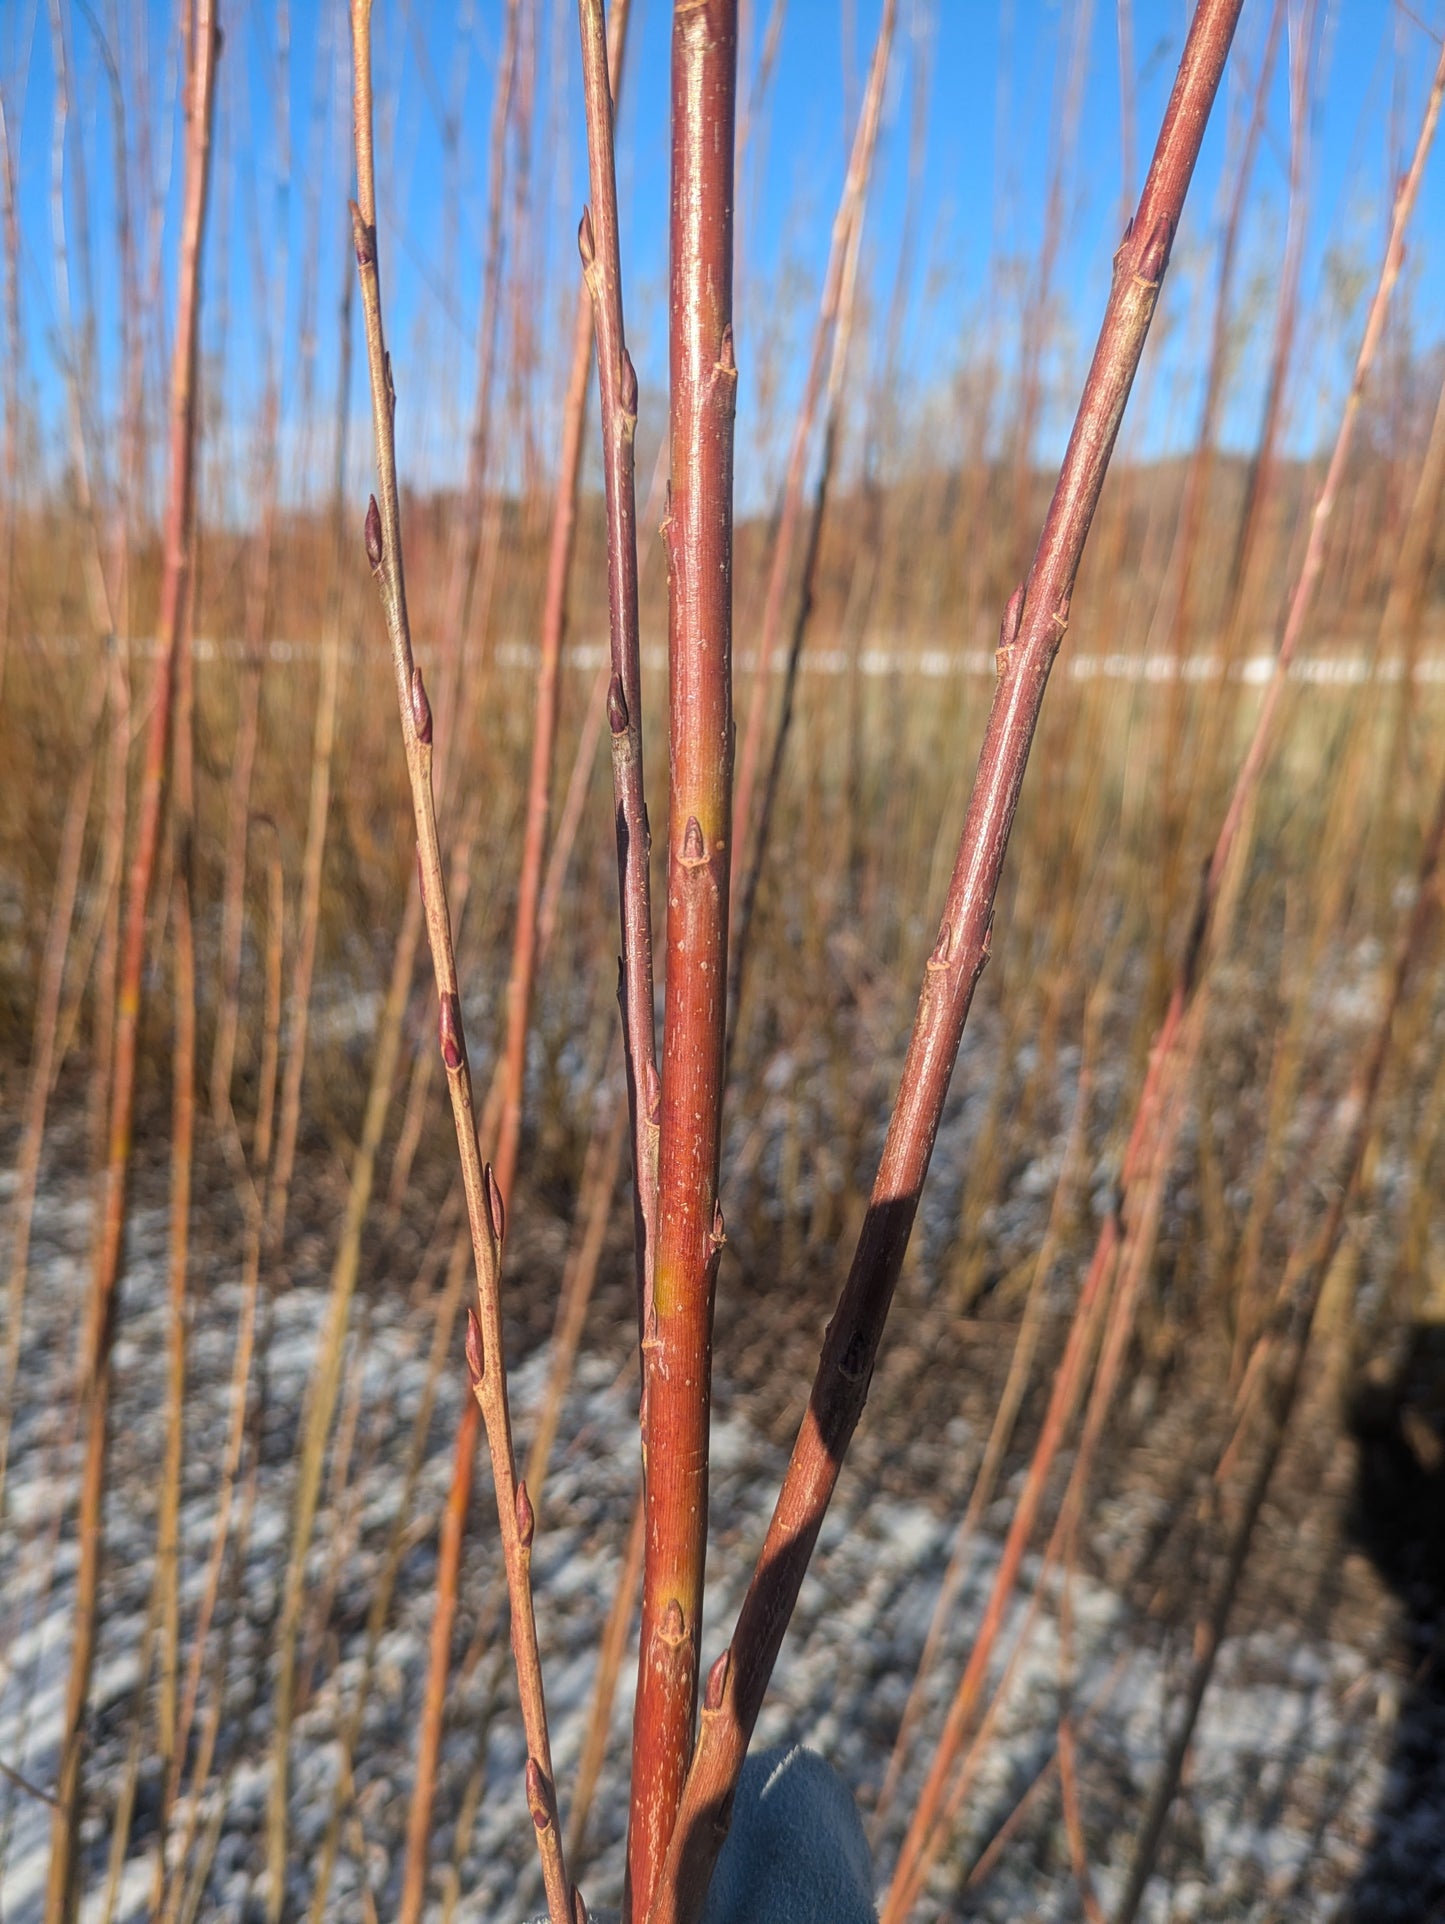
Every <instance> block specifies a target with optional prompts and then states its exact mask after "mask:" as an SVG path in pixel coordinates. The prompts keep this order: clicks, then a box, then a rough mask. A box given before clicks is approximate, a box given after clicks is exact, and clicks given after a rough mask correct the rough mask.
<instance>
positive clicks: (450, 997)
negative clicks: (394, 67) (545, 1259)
mask: <svg viewBox="0 0 1445 1924" xmlns="http://www.w3.org/2000/svg"><path fill="white" fill-rule="evenodd" d="M351 38H352V56H353V62H354V76H355V129H356V178H357V204H356V207H355V208H354V210H353V214H352V227H353V233H354V237H355V242H356V258H357V266H358V268H359V270H360V285H361V299H362V312H363V316H364V319H365V326H366V347H367V365H368V370H369V373H370V377H371V404H372V425H373V429H374V431H375V435H376V456H377V463H376V471H377V486H378V489H379V491H380V504H379V505H378V501H377V498H376V497H375V496H373V498H372V501H371V503H370V505H369V507H368V509H367V516H366V548H367V556H368V559H369V560H370V562H371V566H372V572H373V573H374V575H375V576H376V580H377V586H378V588H379V590H380V593H381V600H382V607H383V610H384V612H385V615H386V622H387V630H388V633H389V635H390V638H391V646H392V663H393V667H394V669H395V673H396V686H397V703H398V709H399V712H400V716H401V730H402V739H403V742H404V744H405V748H406V761H407V773H408V776H409V779H410V784H411V797H412V812H413V815H414V817H415V821H416V832H417V849H418V860H419V865H420V871H421V892H422V899H423V902H424V905H425V912H426V923H427V937H428V941H429V944H430V947H431V954H432V968H433V971H434V973H435V976H436V986H437V998H438V1009H439V1040H440V1047H441V1055H442V1063H443V1066H444V1067H445V1069H446V1072H447V1085H448V1089H449V1092H450V1095H451V1101H452V1116H453V1120H454V1122H455V1125H456V1136H457V1149H458V1152H459V1155H460V1159H461V1168H462V1182H463V1186H464V1189H465V1192H466V1202H467V1216H468V1220H469V1222H470V1224H471V1230H472V1249H473V1254H474V1256H475V1259H476V1266H477V1309H476V1310H475V1311H473V1312H471V1313H470V1314H469V1317H468V1340H467V1363H468V1368H469V1371H470V1373H471V1379H472V1393H473V1395H474V1396H475V1398H476V1401H477V1404H478V1407H479V1408H480V1410H481V1413H482V1420H483V1422H484V1424H485V1426H486V1431H487V1443H488V1448H489V1451H490V1454H491V1459H492V1476H493V1480H494V1482H495V1485H496V1493H497V1517H498V1524H499V1528H500V1532H501V1538H502V1551H503V1557H504V1560H505V1563H506V1569H507V1590H508V1596H509V1599H510V1602H511V1608H512V1647H513V1651H514V1654H515V1657H516V1662H517V1681H518V1687H519V1691H520V1695H521V1703H522V1722H523V1726H524V1728H525V1731H526V1738H527V1753H528V1755H527V1771H526V1779H527V1804H528V1808H529V1810H530V1812H531V1816H532V1823H533V1826H534V1828H535V1829H536V1833H537V1847H538V1853H539V1855H540V1857H541V1860H542V1874H543V1880H544V1882H545V1885H546V1891H547V1909H548V1914H549V1916H550V1917H551V1920H552V1924H570V1919H571V1908H572V1907H571V1893H570V1891H569V1889H568V1886H567V1876H566V1868H565V1865H564V1862H563V1857H562V1838H561V1830H560V1827H559V1824H558V1821H557V1803H556V1793H555V1790H554V1788H553V1779H552V1751H551V1743H550V1740H549V1737H548V1733H547V1711H546V1701H545V1697H544V1694H543V1688H542V1668H541V1659H540V1654H539V1651H538V1647H537V1627H536V1621H535V1618H534V1615H533V1608H532V1583H531V1562H532V1539H533V1532H534V1527H535V1523H534V1518H533V1515H532V1506H531V1503H530V1501H529V1499H528V1496H527V1490H526V1485H525V1484H523V1483H521V1482H519V1481H518V1478H517V1473H516V1465H515V1462H514V1460H513V1455H512V1435H511V1416H510V1412H509V1410H508V1406H507V1385H506V1359H505V1352H504V1349H503V1342H502V1302H501V1256H502V1237H503V1233H504V1217H503V1210H502V1200H501V1195H500V1193H499V1191H498V1189H497V1185H496V1181H495V1178H494V1177H493V1176H492V1174H491V1171H490V1170H486V1171H484V1170H483V1168H482V1162H481V1156H480V1153H479V1151H478V1148H477V1119H476V1112H475V1108H474V1105H473V1100H472V1083H471V1071H470V1068H469V1066H468V1062H467V1047H466V1035H465V1031H464V1029H463V1026H462V1013H461V998H460V995H459V993H458V987H457V975H456V960H455V957H454V955H453V951H452V934H451V922H450V918H449V916H448V912H447V902H446V883H445V877H444V875H443V871H442V857H441V847H440V843H439V840H438V836H437V821H436V803H435V800H434V798H433V795H432V780H431V774H432V732H433V717H432V711H431V706H430V703H429V702H428V700H427V694H426V688H425V686H424V684H423V681H422V676H421V670H420V669H419V668H418V667H417V665H416V662H415V660H414V658H413V655H412V646H411V627H410V622H409V620H408V617H407V607H406V583H405V577H404V573H403V567H402V545H401V504H400V499H399V495H398V490H397V478H396V441H395V426H394V423H395V406H396V391H395V388H394V386H393V383H392V378H391V361H390V357H389V356H388V355H387V352H386V344H385V337H384V334H383V328H382V315H381V282H380V274H379V268H378V261H377V235H376V182H375V172H374V162H373V155H372V90H371V6H370V0H352V5H351Z"/></svg>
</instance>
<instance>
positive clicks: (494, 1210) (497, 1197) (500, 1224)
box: [485, 1163, 507, 1243]
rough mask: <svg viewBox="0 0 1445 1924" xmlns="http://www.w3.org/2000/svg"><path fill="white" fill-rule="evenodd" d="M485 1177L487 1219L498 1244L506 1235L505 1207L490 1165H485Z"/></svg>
mask: <svg viewBox="0 0 1445 1924" xmlns="http://www.w3.org/2000/svg"><path fill="white" fill-rule="evenodd" d="M485 1176H486V1184H487V1218H488V1220H489V1221H490V1223H491V1225H492V1234H493V1236H495V1237H496V1239H497V1241H498V1242H499V1243H500V1242H503V1241H504V1240H505V1239H506V1234H507V1207H506V1204H505V1203H504V1202H503V1201H502V1192H501V1190H500V1188H499V1187H498V1185H497V1178H496V1173H495V1171H494V1170H493V1168H492V1165H491V1164H490V1163H488V1164H487V1167H486V1171H485Z"/></svg>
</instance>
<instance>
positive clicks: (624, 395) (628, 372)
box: [618, 347, 637, 425]
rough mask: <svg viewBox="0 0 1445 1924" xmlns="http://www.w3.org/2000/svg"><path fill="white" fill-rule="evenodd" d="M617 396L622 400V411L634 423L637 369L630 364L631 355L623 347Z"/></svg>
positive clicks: (635, 418) (635, 415) (635, 416)
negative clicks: (619, 386) (619, 387)
mask: <svg viewBox="0 0 1445 1924" xmlns="http://www.w3.org/2000/svg"><path fill="white" fill-rule="evenodd" d="M618 398H619V399H620V400H621V402H622V412H623V413H624V414H626V415H630V416H631V418H632V421H633V423H634V425H635V424H636V421H637V369H636V368H635V367H634V366H633V365H632V356H631V355H630V354H629V353H628V352H627V349H626V348H625V347H624V348H623V350H622V382H621V390H620V393H619V396H618Z"/></svg>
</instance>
